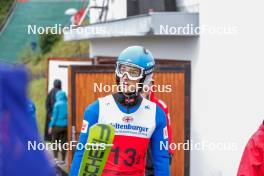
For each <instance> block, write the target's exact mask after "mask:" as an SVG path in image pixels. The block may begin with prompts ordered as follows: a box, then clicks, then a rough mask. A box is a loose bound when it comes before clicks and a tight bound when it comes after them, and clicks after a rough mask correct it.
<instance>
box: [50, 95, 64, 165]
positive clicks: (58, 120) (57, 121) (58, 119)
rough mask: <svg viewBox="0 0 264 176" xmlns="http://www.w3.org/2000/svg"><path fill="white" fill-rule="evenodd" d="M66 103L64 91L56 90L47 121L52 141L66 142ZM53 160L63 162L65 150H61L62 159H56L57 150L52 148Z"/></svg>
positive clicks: (58, 162)
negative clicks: (48, 120)
mask: <svg viewBox="0 0 264 176" xmlns="http://www.w3.org/2000/svg"><path fill="white" fill-rule="evenodd" d="M67 109H68V105H67V97H66V93H65V92H64V91H61V90H60V91H58V92H57V94H56V102H55V104H54V107H53V111H52V116H51V121H50V123H49V130H48V132H49V134H51V136H52V142H56V141H57V142H58V143H59V142H60V141H61V145H63V144H64V143H66V142H67V124H68V119H67V117H68V113H67V112H68V110H67ZM53 152H54V157H55V162H56V163H57V164H64V163H65V157H66V150H63V149H62V150H61V154H62V161H58V150H54V151H53Z"/></svg>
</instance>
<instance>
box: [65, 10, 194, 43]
mask: <svg viewBox="0 0 264 176" xmlns="http://www.w3.org/2000/svg"><path fill="white" fill-rule="evenodd" d="M198 28H199V13H187V12H155V13H150V14H146V15H139V16H133V17H129V18H125V19H119V20H113V21H107V22H103V23H95V24H91V25H89V26H85V27H78V28H76V29H71V30H68V31H65V32H64V40H65V41H71V40H86V39H96V38H109V37H133V36H198V35H199V33H197V30H196V29H198Z"/></svg>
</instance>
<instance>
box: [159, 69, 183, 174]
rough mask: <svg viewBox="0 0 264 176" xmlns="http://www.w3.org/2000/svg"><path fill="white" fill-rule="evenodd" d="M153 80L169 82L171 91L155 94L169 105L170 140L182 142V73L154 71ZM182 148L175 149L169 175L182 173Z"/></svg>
mask: <svg viewBox="0 0 264 176" xmlns="http://www.w3.org/2000/svg"><path fill="white" fill-rule="evenodd" d="M154 80H155V84H156V85H161V86H162V85H167V84H170V85H171V88H172V92H168V93H167V92H157V93H155V96H156V97H157V98H159V99H161V100H163V101H164V102H165V103H166V104H167V105H168V107H169V113H170V117H171V127H172V136H173V139H172V142H174V143H176V144H177V143H180V142H182V143H183V142H184V139H185V137H184V131H185V130H184V126H185V125H184V104H185V103H184V73H172V72H169V73H155V74H154ZM183 166H184V150H175V152H174V155H173V159H172V165H171V175H173V176H183V175H184V167H183Z"/></svg>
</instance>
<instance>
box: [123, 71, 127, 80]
mask: <svg viewBox="0 0 264 176" xmlns="http://www.w3.org/2000/svg"><path fill="white" fill-rule="evenodd" d="M122 79H123V81H127V80H128V76H127V74H126V73H125V74H124V76H123V77H122Z"/></svg>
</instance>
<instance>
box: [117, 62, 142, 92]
mask: <svg viewBox="0 0 264 176" xmlns="http://www.w3.org/2000/svg"><path fill="white" fill-rule="evenodd" d="M120 69H121V72H123V73H125V72H127V73H129V74H134V75H138V74H139V73H138V72H140V70H139V69H138V68H135V67H130V66H126V65H122V66H121V68H120ZM139 81H140V80H130V79H129V78H128V76H127V74H124V75H123V77H122V78H121V79H120V84H121V86H122V87H123V91H124V93H131V92H135V91H136V89H137V84H138V83H139Z"/></svg>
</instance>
